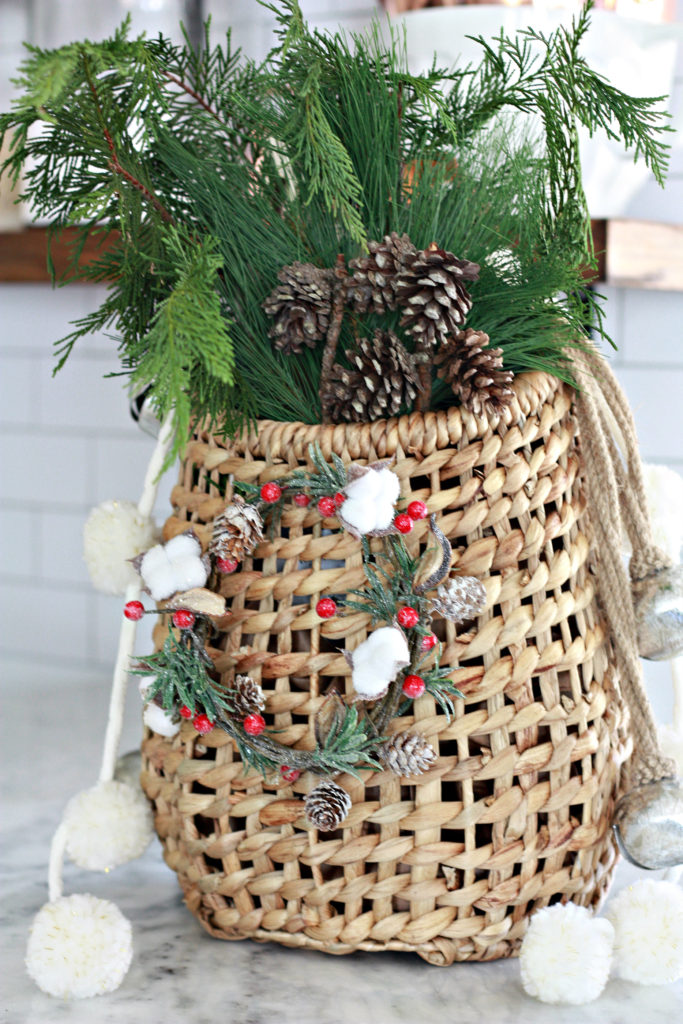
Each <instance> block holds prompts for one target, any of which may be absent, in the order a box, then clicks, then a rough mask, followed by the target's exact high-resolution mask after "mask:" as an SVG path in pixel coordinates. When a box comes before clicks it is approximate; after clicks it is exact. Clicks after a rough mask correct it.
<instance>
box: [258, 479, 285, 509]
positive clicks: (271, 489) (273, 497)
mask: <svg viewBox="0 0 683 1024" xmlns="http://www.w3.org/2000/svg"><path fill="white" fill-rule="evenodd" d="M260 494H261V500H262V501H265V502H267V503H268V504H269V505H272V504H273V503H274V502H276V501H279V500H280V498H281V497H282V488H281V487H280V485H279V484H276V483H269V484H264V485H263V487H262V488H261V491H260Z"/></svg>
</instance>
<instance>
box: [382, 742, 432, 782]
mask: <svg viewBox="0 0 683 1024" xmlns="http://www.w3.org/2000/svg"><path fill="white" fill-rule="evenodd" d="M380 760H381V761H382V764H383V765H384V766H385V767H386V768H389V769H390V770H391V771H392V772H394V774H395V775H422V773H423V772H426V771H428V770H429V769H430V768H431V766H432V765H433V764H434V762H435V761H436V751H435V750H434V747H433V746H432V745H431V743H428V742H427V740H426V739H425V738H424V736H421V735H420V734H419V733H414V732H413V733H411V732H402V733H399V735H398V736H394V737H392V739H390V740H389V742H388V743H385V744H384V746H383V747H382V749H381V750H380Z"/></svg>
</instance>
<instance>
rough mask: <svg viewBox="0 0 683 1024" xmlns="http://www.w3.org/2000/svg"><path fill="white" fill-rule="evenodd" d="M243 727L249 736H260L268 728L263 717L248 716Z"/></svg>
mask: <svg viewBox="0 0 683 1024" xmlns="http://www.w3.org/2000/svg"><path fill="white" fill-rule="evenodd" d="M242 725H243V726H244V731H245V732H246V733H247V734H248V735H249V736H260V735H261V733H262V732H263V730H264V729H265V727H266V720H265V718H264V717H263V715H247V717H246V718H245V719H244V721H243V722H242Z"/></svg>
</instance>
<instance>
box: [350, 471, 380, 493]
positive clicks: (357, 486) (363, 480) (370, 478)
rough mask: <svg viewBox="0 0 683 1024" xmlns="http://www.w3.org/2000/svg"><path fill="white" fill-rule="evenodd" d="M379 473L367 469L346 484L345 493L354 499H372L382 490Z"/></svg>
mask: <svg viewBox="0 0 683 1024" xmlns="http://www.w3.org/2000/svg"><path fill="white" fill-rule="evenodd" d="M379 477H380V474H379V473H377V472H375V470H373V469H368V470H367V471H366V472H365V473H363V474H362V475H361V476H358V477H356V479H355V480H352V481H351V483H348V484H347V485H346V495H347V497H349V498H353V499H354V500H355V501H374V500H375V498H376V497H377V495H378V494H380V492H381V490H382V484H381V482H380V478H379Z"/></svg>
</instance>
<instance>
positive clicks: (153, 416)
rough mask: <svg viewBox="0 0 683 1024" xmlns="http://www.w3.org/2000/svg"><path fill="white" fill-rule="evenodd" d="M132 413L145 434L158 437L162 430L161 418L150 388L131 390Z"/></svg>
mask: <svg viewBox="0 0 683 1024" xmlns="http://www.w3.org/2000/svg"><path fill="white" fill-rule="evenodd" d="M130 414H131V416H132V417H133V419H134V420H135V422H136V423H137V425H138V426H139V427H140V430H144V432H145V434H149V435H150V437H158V436H159V431H160V430H161V420H160V419H159V416H158V415H157V412H156V410H155V408H154V406H153V405H152V402H151V400H150V389H149V388H145V389H144V390H142V391H137V392H134V391H131V393H130Z"/></svg>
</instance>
